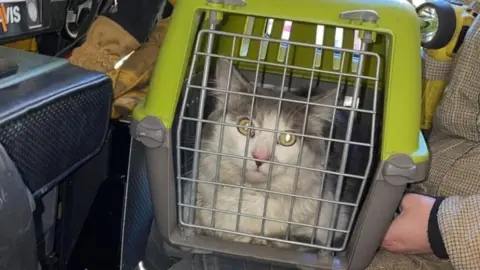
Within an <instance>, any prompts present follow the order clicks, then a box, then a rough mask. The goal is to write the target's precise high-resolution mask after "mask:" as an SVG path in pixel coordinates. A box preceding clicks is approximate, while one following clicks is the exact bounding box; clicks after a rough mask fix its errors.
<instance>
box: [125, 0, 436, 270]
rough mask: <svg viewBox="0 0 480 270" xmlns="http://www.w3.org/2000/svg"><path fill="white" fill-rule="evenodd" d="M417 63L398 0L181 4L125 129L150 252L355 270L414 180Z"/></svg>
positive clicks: (411, 12)
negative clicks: (163, 247)
mask: <svg viewBox="0 0 480 270" xmlns="http://www.w3.org/2000/svg"><path fill="white" fill-rule="evenodd" d="M419 51H420V25H419V20H418V17H417V14H416V12H415V9H414V7H413V6H412V5H411V4H410V3H408V2H407V1H370V0H322V1H306V0H298V1H289V0H275V1H272V0H263V1H253V0H250V1H242V0H229V1H227V0H224V1H221V0H215V1H214V0H209V1H204V0H189V1H178V2H177V5H176V7H175V10H174V13H173V15H172V21H171V25H170V31H168V33H167V36H166V41H165V43H164V45H163V47H162V49H161V52H160V57H159V59H158V62H157V67H156V69H155V72H154V76H153V81H152V83H151V86H150V90H149V92H148V95H147V98H146V100H145V102H144V103H143V104H141V105H139V106H138V107H137V108H136V109H135V111H134V115H133V118H134V121H133V123H132V134H133V135H134V137H135V138H136V139H137V140H139V141H140V142H142V143H143V145H144V146H145V149H146V156H147V171H148V178H149V182H150V187H151V195H152V200H153V205H154V210H155V219H156V224H157V227H158V230H159V231H160V233H161V235H162V237H164V239H165V241H166V242H167V243H168V245H169V246H170V247H174V249H176V250H177V251H182V252H190V253H193V252H196V253H217V254H226V255H231V256H242V257H246V258H248V259H254V260H261V261H268V262H270V263H274V264H286V265H290V266H292V265H296V266H299V267H314V268H321V269H331V268H335V269H365V267H366V266H367V265H368V264H369V263H370V261H371V259H372V258H373V256H374V254H375V252H376V250H377V248H378V247H379V245H380V243H381V240H382V238H383V235H384V233H385V232H386V230H387V228H388V226H389V224H390V222H391V220H392V218H393V216H394V214H395V212H396V209H397V206H398V204H399V203H400V200H401V198H402V195H403V193H404V191H405V188H406V185H407V184H408V183H413V182H417V181H420V180H422V179H424V177H425V175H426V170H427V164H428V150H427V147H426V143H425V140H424V138H423V136H422V135H421V133H420V107H421V70H420V69H421V63H420V57H419ZM328 89H330V90H328Z"/></svg>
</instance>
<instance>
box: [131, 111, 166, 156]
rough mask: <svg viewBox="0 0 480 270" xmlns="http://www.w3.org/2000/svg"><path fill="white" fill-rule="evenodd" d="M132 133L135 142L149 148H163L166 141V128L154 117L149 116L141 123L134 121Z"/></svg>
mask: <svg viewBox="0 0 480 270" xmlns="http://www.w3.org/2000/svg"><path fill="white" fill-rule="evenodd" d="M130 132H131V135H132V137H133V138H134V139H135V140H137V141H139V142H141V143H143V144H144V145H145V146H146V147H148V148H157V147H161V146H162V145H163V144H164V143H165V141H166V127H165V125H164V124H163V122H162V121H161V120H160V119H158V118H156V117H154V116H147V117H145V118H143V119H142V120H141V121H140V122H138V121H135V120H134V121H132V124H131V125H130Z"/></svg>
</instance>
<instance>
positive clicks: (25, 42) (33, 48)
mask: <svg viewBox="0 0 480 270" xmlns="http://www.w3.org/2000/svg"><path fill="white" fill-rule="evenodd" d="M4 45H5V46H7V47H10V48H15V49H19V50H24V51H27V52H38V46H37V40H36V39H35V38H27V39H22V40H18V41H15V42H11V43H7V44H4Z"/></svg>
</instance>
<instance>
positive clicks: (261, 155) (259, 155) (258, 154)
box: [252, 151, 270, 167]
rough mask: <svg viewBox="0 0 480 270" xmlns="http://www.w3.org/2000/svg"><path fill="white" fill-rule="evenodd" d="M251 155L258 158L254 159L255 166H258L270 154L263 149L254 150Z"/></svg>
mask: <svg viewBox="0 0 480 270" xmlns="http://www.w3.org/2000/svg"><path fill="white" fill-rule="evenodd" d="M252 157H253V158H255V159H260V160H255V164H256V165H257V167H260V166H262V164H263V163H264V162H263V161H262V160H268V159H269V158H270V155H269V154H268V153H267V152H264V151H255V152H253V153H252Z"/></svg>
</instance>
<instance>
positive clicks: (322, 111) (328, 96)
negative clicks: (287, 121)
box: [310, 88, 338, 123]
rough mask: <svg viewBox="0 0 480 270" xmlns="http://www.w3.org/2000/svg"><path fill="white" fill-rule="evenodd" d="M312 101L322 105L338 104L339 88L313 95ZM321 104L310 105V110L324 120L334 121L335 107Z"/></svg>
mask: <svg viewBox="0 0 480 270" xmlns="http://www.w3.org/2000/svg"><path fill="white" fill-rule="evenodd" d="M311 102H312V103H318V104H321V105H328V106H338V104H337V89H336V88H334V89H331V90H329V91H326V92H325V94H323V95H319V96H315V97H312V99H311ZM321 105H320V106H318V105H313V106H311V107H310V110H311V111H312V114H311V116H312V117H314V118H316V119H318V120H320V121H322V122H329V123H330V122H332V116H333V107H326V106H321Z"/></svg>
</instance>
